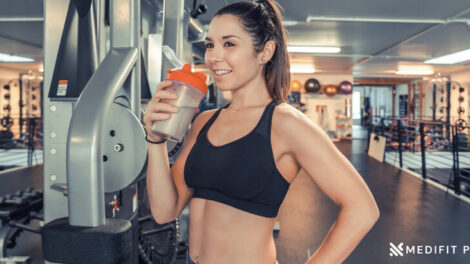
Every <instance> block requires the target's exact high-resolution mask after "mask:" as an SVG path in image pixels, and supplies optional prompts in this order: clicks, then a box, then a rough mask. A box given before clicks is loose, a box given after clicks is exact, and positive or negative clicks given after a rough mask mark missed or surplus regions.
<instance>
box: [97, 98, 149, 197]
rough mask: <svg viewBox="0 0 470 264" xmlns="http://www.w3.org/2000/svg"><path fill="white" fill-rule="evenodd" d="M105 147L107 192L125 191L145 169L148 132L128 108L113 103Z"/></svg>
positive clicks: (106, 128)
mask: <svg viewBox="0 0 470 264" xmlns="http://www.w3.org/2000/svg"><path fill="white" fill-rule="evenodd" d="M103 147H104V148H103V157H102V159H103V164H104V165H103V168H104V190H105V192H108V193H109V192H115V191H118V190H121V189H123V188H125V187H127V186H128V185H129V184H131V183H133V182H134V181H135V180H136V179H138V178H140V176H142V174H143V173H144V172H145V169H146V165H147V144H146V142H145V131H144V128H143V127H142V125H141V123H140V121H139V119H138V118H137V117H136V116H135V115H134V114H133V113H132V112H131V111H130V110H129V109H128V108H127V107H125V106H123V105H121V104H118V103H113V104H112V106H111V109H110V110H109V114H108V119H107V122H106V125H105V135H104V144H103Z"/></svg>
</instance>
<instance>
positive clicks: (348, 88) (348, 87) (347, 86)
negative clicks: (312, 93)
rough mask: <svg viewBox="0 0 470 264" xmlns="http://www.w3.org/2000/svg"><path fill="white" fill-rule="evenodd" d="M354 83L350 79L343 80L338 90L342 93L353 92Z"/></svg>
mask: <svg viewBox="0 0 470 264" xmlns="http://www.w3.org/2000/svg"><path fill="white" fill-rule="evenodd" d="M352 90H353V85H352V83H351V82H349V81H342V82H341V83H340V84H339V86H338V92H339V93H342V94H350V93H352Z"/></svg>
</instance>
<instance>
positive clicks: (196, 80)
mask: <svg viewBox="0 0 470 264" xmlns="http://www.w3.org/2000/svg"><path fill="white" fill-rule="evenodd" d="M168 73H169V74H168V77H166V79H167V80H175V81H180V82H184V83H187V84H189V85H191V86H193V87H194V88H197V89H199V90H200V91H201V92H202V93H203V94H204V95H206V93H207V85H206V78H207V76H206V75H205V74H203V73H200V72H191V66H190V65H189V64H185V65H184V66H183V68H182V69H168Z"/></svg>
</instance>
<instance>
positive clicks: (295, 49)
mask: <svg viewBox="0 0 470 264" xmlns="http://www.w3.org/2000/svg"><path fill="white" fill-rule="evenodd" d="M287 51H288V52H295V53H339V52H340V51H341V48H339V47H314V46H287Z"/></svg>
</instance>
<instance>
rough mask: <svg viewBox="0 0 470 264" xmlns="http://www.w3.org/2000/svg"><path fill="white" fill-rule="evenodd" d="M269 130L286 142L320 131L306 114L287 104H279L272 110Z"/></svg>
mask: <svg viewBox="0 0 470 264" xmlns="http://www.w3.org/2000/svg"><path fill="white" fill-rule="evenodd" d="M271 129H272V130H273V132H274V133H276V134H278V135H279V136H281V138H283V139H284V140H287V141H290V140H295V139H296V138H298V137H299V136H300V135H305V136H307V135H312V133H319V132H320V130H321V128H320V127H318V125H316V124H315V123H314V122H313V121H312V120H311V119H310V118H309V117H308V116H307V115H306V114H304V113H302V112H301V111H299V110H298V109H296V108H295V107H293V106H291V105H290V104H288V103H281V104H279V105H278V106H277V107H276V108H275V109H274V113H273V119H272V125H271Z"/></svg>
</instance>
